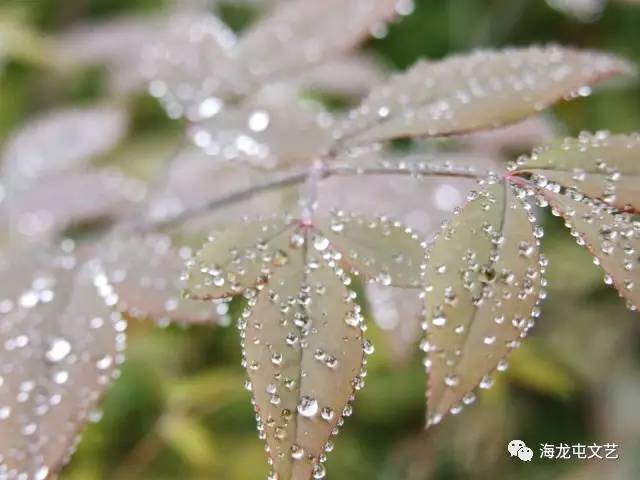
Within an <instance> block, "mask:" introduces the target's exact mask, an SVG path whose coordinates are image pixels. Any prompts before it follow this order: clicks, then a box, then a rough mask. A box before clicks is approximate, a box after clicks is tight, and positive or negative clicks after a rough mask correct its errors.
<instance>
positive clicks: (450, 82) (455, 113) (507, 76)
mask: <svg viewBox="0 0 640 480" xmlns="http://www.w3.org/2000/svg"><path fill="white" fill-rule="evenodd" d="M627 70H629V67H628V65H626V64H624V62H621V61H619V60H618V59H616V58H614V57H610V56H607V55H601V54H597V53H593V52H580V51H575V50H568V49H563V48H560V47H557V46H548V47H530V48H528V49H505V50H502V51H501V52H499V53H497V52H494V51H482V50H480V51H475V52H473V53H471V54H469V55H457V56H451V57H448V58H447V59H446V60H443V61H441V62H437V63H436V62H429V61H423V62H420V63H417V64H416V65H415V66H413V67H412V68H411V70H409V71H408V72H406V73H402V74H398V75H396V76H395V77H394V78H392V80H391V82H390V83H388V84H385V85H384V86H382V87H379V88H377V89H375V90H373V91H372V93H371V95H370V96H369V98H368V99H367V100H365V102H363V104H362V105H361V106H360V107H359V108H358V109H356V110H354V111H352V112H351V113H350V116H349V119H348V120H346V121H345V122H344V124H343V125H342V126H341V127H340V129H339V132H338V135H339V136H340V137H342V138H343V139H344V141H345V142H346V143H347V144H361V143H366V142H370V141H376V140H384V139H388V138H395V137H403V136H412V135H418V134H422V135H424V134H425V133H426V134H428V135H430V136H437V135H444V134H447V133H451V132H462V131H469V130H471V129H474V128H477V127H478V126H480V125H482V124H483V123H485V122H487V119H486V115H487V112H492V115H491V116H492V117H495V118H499V119H501V118H511V116H512V114H511V112H512V111H517V110H518V109H519V108H520V109H527V110H529V109H531V110H533V111H541V110H543V109H544V108H546V107H547V106H548V105H549V104H550V103H551V102H552V101H554V100H555V99H556V98H557V97H558V96H559V93H560V94H562V92H566V91H569V92H576V93H575V94H573V93H572V94H571V95H569V96H570V97H572V96H584V95H588V94H589V93H590V88H589V87H585V85H588V84H589V83H591V82H594V81H597V80H598V79H600V78H603V77H606V76H609V75H612V74H613V73H616V72H620V71H627ZM497 111H501V112H503V114H502V115H496V112H497ZM501 123H502V122H501V121H494V125H493V126H500V124H501Z"/></svg>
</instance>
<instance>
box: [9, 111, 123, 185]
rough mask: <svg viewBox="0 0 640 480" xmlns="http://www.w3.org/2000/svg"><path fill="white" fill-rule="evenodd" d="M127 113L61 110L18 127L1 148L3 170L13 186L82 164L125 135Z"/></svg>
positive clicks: (110, 147) (82, 165) (107, 149)
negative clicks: (2, 148)
mask: <svg viewBox="0 0 640 480" xmlns="http://www.w3.org/2000/svg"><path fill="white" fill-rule="evenodd" d="M127 127H128V117H127V112H126V111H124V110H123V109H121V108H117V107H109V106H96V107H84V108H73V109H61V110H55V111H51V112H48V113H46V114H43V115H41V116H38V117H36V118H35V119H34V120H32V121H31V122H29V123H26V124H25V125H23V126H21V127H20V129H18V130H17V131H16V132H15V133H14V134H13V135H12V136H11V138H10V139H9V140H7V144H6V146H5V147H4V151H3V160H4V166H3V169H4V173H5V175H6V176H7V179H8V181H9V182H11V183H12V185H11V186H14V185H13V183H17V185H15V186H16V187H22V188H24V187H25V184H26V185H28V182H30V181H33V180H35V179H37V178H40V177H42V176H44V175H47V174H52V173H57V172H62V171H68V170H71V169H77V168H81V167H84V166H86V164H87V163H88V162H89V160H91V158H92V157H96V156H98V155H101V154H103V153H105V152H107V151H109V150H111V149H112V148H114V147H115V146H116V145H117V144H118V143H119V142H120V141H121V140H122V139H123V138H124V136H125V135H126V133H127Z"/></svg>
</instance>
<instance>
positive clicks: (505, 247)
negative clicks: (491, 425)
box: [421, 182, 545, 425]
mask: <svg viewBox="0 0 640 480" xmlns="http://www.w3.org/2000/svg"><path fill="white" fill-rule="evenodd" d="M527 210H528V207H527V206H526V205H525V204H524V203H522V202H521V201H520V200H519V199H518V198H517V197H516V195H515V192H514V191H513V190H512V187H511V186H510V185H508V184H507V183H506V182H505V183H502V182H501V183H498V184H493V185H490V186H488V188H487V190H484V191H482V192H480V193H478V192H475V193H473V194H471V195H470V201H469V203H468V204H467V205H466V206H465V207H464V208H463V209H462V210H460V211H458V214H457V215H456V216H455V217H454V218H453V219H452V220H451V222H450V223H449V224H447V225H445V227H444V228H443V230H442V232H441V233H440V235H439V237H438V238H437V239H436V241H435V242H434V244H433V245H432V246H431V247H430V249H429V257H428V264H427V269H426V272H425V276H424V278H425V314H426V318H425V322H424V324H423V328H424V329H425V334H426V336H425V339H424V341H423V343H422V346H421V347H422V349H423V350H424V351H425V353H426V359H425V365H426V369H427V376H428V382H427V411H428V424H429V425H433V424H436V423H438V422H439V421H440V420H441V419H442V417H443V416H444V415H446V414H447V412H451V413H454V414H455V413H458V412H459V411H460V410H461V408H462V406H463V405H465V404H469V403H471V402H473V399H474V393H473V390H474V389H475V387H476V386H477V385H478V384H479V385H480V387H481V388H488V387H489V386H490V384H491V379H490V377H489V374H490V373H492V372H493V371H494V370H495V369H498V370H501V369H503V368H505V367H506V363H505V358H506V357H507V355H508V354H509V352H510V351H511V350H513V349H514V348H515V347H517V346H518V345H519V342H520V339H521V338H523V337H524V336H525V335H526V334H527V331H528V330H529V329H530V328H531V326H532V325H533V317H535V316H537V314H538V313H539V312H538V310H537V305H536V304H537V302H538V301H539V298H540V297H541V295H542V287H541V285H543V280H542V274H543V269H544V268H543V267H544V263H545V262H544V260H543V259H541V257H540V254H539V252H538V240H537V238H536V237H537V236H540V235H541V232H539V231H538V228H537V227H534V226H533V225H532V219H531V218H530V217H529V214H528V213H527Z"/></svg>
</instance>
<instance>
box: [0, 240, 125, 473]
mask: <svg viewBox="0 0 640 480" xmlns="http://www.w3.org/2000/svg"><path fill="white" fill-rule="evenodd" d="M34 254H35V255H40V254H39V253H38V252H34ZM45 258H46V262H47V263H46V265H42V266H41V267H40V268H41V269H40V270H34V271H32V275H33V284H32V286H31V288H32V289H31V290H27V291H25V292H24V293H23V294H22V295H21V296H20V301H19V303H18V304H16V305H15V307H14V308H12V309H9V310H8V311H7V312H5V315H4V316H3V319H2V327H1V328H0V336H1V337H2V344H3V345H4V348H3V349H2V350H0V354H1V355H2V358H1V363H2V366H3V367H2V377H0V378H1V379H2V381H0V387H2V388H0V405H2V407H1V408H0V419H1V420H2V424H3V426H2V434H1V435H0V457H1V458H2V465H3V468H6V470H7V471H10V472H16V476H24V477H25V478H33V479H37V480H44V479H45V478H48V477H49V476H50V475H55V474H56V473H57V472H58V471H59V470H60V469H61V468H62V466H63V465H64V464H65V463H66V462H67V460H68V458H69V456H70V455H71V454H72V453H73V449H74V446H75V444H76V442H77V440H78V435H79V432H80V431H81V430H82V427H83V425H84V423H85V422H86V421H87V420H88V419H89V418H90V417H91V415H92V414H93V413H94V409H95V408H96V403H97V401H98V399H99V398H100V397H101V395H102V393H103V392H104V390H105V388H106V387H107V385H108V384H109V382H110V380H111V379H112V378H113V377H114V376H115V375H116V374H117V371H116V365H117V364H118V363H120V362H121V360H122V358H121V351H122V350H123V349H124V328H125V326H126V324H125V322H124V321H123V320H122V319H121V317H120V315H118V314H114V313H112V312H111V309H110V308H109V306H108V305H107V303H106V302H107V300H108V296H109V291H108V290H105V289H104V288H102V287H103V286H104V285H103V284H101V282H100V275H101V273H100V271H99V270H96V269H97V266H96V265H91V264H87V265H85V266H83V267H81V268H80V270H79V271H78V273H77V274H75V273H74V270H73V265H74V264H73V263H72V260H71V258H70V257H64V256H63V257H50V256H45ZM60 262H62V263H60ZM44 272H46V273H44Z"/></svg>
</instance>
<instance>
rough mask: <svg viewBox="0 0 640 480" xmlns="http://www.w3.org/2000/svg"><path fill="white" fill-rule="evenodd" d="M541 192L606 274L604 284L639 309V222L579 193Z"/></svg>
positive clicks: (635, 218) (627, 214)
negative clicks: (612, 287)
mask: <svg viewBox="0 0 640 480" xmlns="http://www.w3.org/2000/svg"><path fill="white" fill-rule="evenodd" d="M540 193H541V194H542V195H543V196H544V198H545V199H546V200H547V201H548V202H549V205H550V206H551V207H552V209H553V210H554V211H555V212H556V214H559V215H561V216H562V217H563V218H564V219H565V221H566V224H567V226H568V227H569V228H571V234H572V235H573V236H574V237H575V238H576V241H577V242H578V244H579V245H582V246H585V247H586V248H587V249H588V250H589V252H591V254H592V255H593V256H594V257H595V259H596V262H597V264H599V265H600V266H601V267H602V269H603V270H604V271H605V272H606V276H605V283H607V284H609V285H613V286H614V287H615V288H616V289H617V290H618V292H619V293H620V295H621V296H622V297H624V298H626V299H627V300H628V302H627V306H628V307H629V308H631V309H632V310H637V309H638V308H640V257H639V256H638V252H640V222H639V221H638V219H637V217H634V216H632V215H631V214H629V213H623V212H619V211H618V210H617V209H616V208H614V207H611V206H610V205H607V204H605V203H603V202H600V201H598V200H594V199H591V198H589V197H585V196H584V195H582V194H581V193H579V192H576V191H571V190H569V191H567V192H566V193H565V194H563V193H557V192H555V191H551V190H548V189H544V190H541V191H540Z"/></svg>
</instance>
